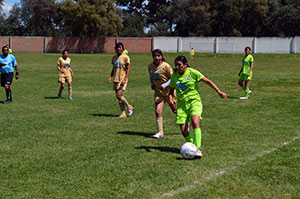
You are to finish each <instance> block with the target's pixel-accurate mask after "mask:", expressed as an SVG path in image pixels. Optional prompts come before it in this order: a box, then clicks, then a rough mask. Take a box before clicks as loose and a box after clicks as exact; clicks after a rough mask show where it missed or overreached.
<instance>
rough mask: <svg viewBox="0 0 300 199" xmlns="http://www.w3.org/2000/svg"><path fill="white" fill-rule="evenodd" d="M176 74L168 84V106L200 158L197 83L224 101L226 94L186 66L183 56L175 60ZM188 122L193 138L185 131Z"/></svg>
mask: <svg viewBox="0 0 300 199" xmlns="http://www.w3.org/2000/svg"><path fill="white" fill-rule="evenodd" d="M175 67H176V69H177V71H176V72H174V73H173V75H172V77H171V83H170V93H169V98H170V106H171V108H172V110H173V112H174V113H177V116H176V124H179V126H180V130H181V133H182V135H183V137H184V138H185V140H186V141H187V142H192V143H194V144H195V145H196V147H197V148H198V150H197V153H196V156H197V157H202V149H201V129H200V119H201V114H202V101H201V97H200V94H199V90H198V83H199V82H200V81H202V82H205V83H206V84H208V85H209V86H210V87H211V88H213V89H214V90H215V91H216V92H217V93H218V94H219V95H220V97H221V98H224V99H226V98H227V94H226V93H224V92H222V91H221V90H220V89H219V88H218V87H217V86H216V85H215V84H214V83H213V82H212V81H211V80H209V79H208V78H206V77H204V75H202V74H201V73H200V72H199V71H197V70H195V69H192V68H190V67H189V66H188V62H187V59H186V57H185V56H178V57H177V58H176V59H175ZM174 90H176V94H177V107H176V103H173V96H174ZM189 121H191V122H192V127H193V132H194V138H193V137H192V136H191V134H190V133H189V131H187V127H186V126H187V125H188V123H189Z"/></svg>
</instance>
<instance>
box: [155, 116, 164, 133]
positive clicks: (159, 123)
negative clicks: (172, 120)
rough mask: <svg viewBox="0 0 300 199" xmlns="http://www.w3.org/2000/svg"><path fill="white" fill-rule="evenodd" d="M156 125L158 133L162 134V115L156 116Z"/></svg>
mask: <svg viewBox="0 0 300 199" xmlns="http://www.w3.org/2000/svg"><path fill="white" fill-rule="evenodd" d="M156 126H157V130H158V132H159V133H161V134H164V130H163V119H162V117H157V118H156Z"/></svg>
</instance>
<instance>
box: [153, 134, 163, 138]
mask: <svg viewBox="0 0 300 199" xmlns="http://www.w3.org/2000/svg"><path fill="white" fill-rule="evenodd" d="M152 137H153V138H156V139H163V138H164V137H165V136H164V134H162V133H156V134H154V135H153V136H152Z"/></svg>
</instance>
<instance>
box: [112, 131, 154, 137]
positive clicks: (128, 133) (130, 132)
mask: <svg viewBox="0 0 300 199" xmlns="http://www.w3.org/2000/svg"><path fill="white" fill-rule="evenodd" d="M117 134H122V135H136V136H143V137H147V138H152V136H153V134H152V133H144V132H135V131H119V132H117Z"/></svg>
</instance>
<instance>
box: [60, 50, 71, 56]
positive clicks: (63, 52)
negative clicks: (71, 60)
mask: <svg viewBox="0 0 300 199" xmlns="http://www.w3.org/2000/svg"><path fill="white" fill-rule="evenodd" d="M65 52H69V51H68V50H67V49H64V50H63V51H62V53H61V54H62V55H64V54H65Z"/></svg>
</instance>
